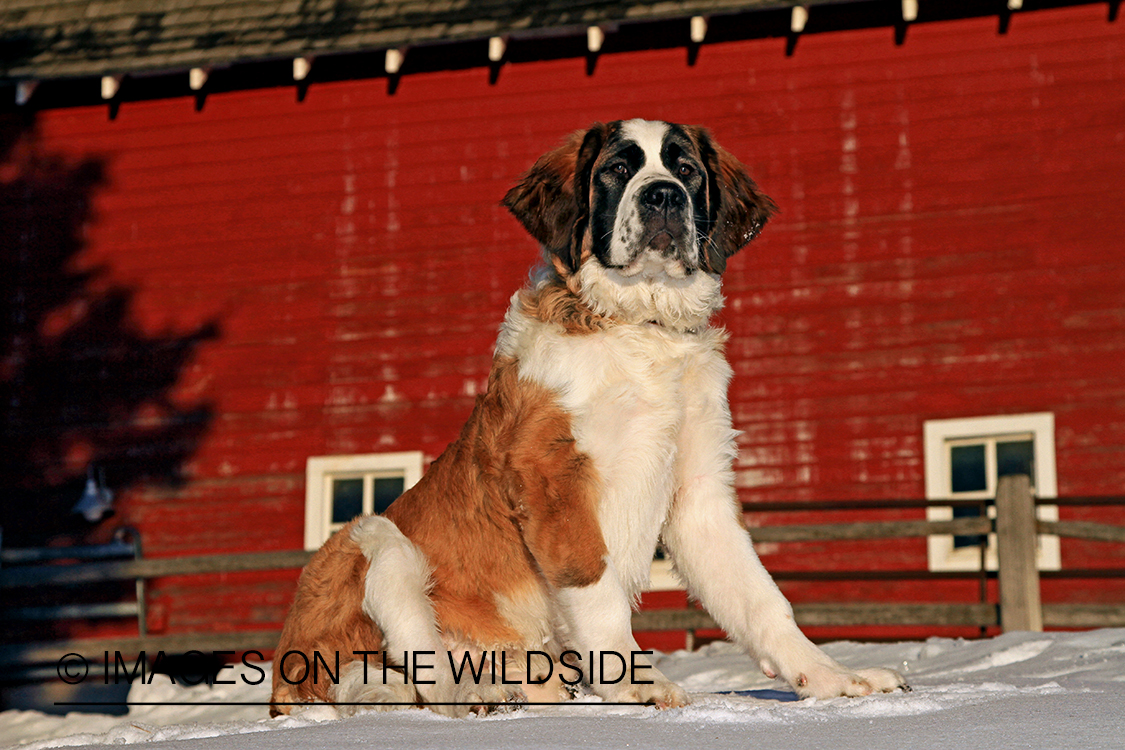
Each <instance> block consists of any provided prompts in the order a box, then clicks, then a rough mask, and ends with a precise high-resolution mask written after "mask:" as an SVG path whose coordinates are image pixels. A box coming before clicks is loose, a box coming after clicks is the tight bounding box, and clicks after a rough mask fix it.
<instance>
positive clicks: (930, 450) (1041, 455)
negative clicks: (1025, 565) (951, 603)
mask: <svg viewBox="0 0 1125 750" xmlns="http://www.w3.org/2000/svg"><path fill="white" fill-rule="evenodd" d="M922 432H923V446H924V451H925V462H926V463H925V467H926V499H927V500H950V499H952V498H953V492H952V488H951V486H950V465H949V454H950V451H949V448H950V446H952V445H957V444H961V445H964V444H971V443H974V442H980V441H986V443H985V445H986V448H985V450H986V452H987V453H986V455H987V456H988V464H987V465H988V466H989V470H988V475H987V476H988V488H987V489H986V490H985V491H984V492H979V493H958V494H957V497H958V498H966V499H970V498H975V497H978V496H979V497H981V498H993V497H995V496H996V476H995V475H996V472H995V465H996V461H995V445H996V442H997V441H1000V442H1003V441H1004V440H1005V439H1019V438H1031V439H1032V440H1033V441H1034V451H1035V453H1034V456H1035V476H1034V477H1031V483H1032V486H1033V487H1034V488H1035V495H1036V497H1039V498H1052V497H1058V477H1057V474H1056V470H1055V415H1054V414H1052V413H1050V412H1036V413H1031V414H1007V415H1002V416H990V417H969V418H964V419H931V420H927V421H926V422H925V423H924V424H923V427H922ZM990 511H991V512H995V508H991V509H990ZM1036 512H1037V515H1038V518H1039V519H1040V520H1042V521H1057V520H1058V518H1059V508H1058V506H1057V505H1039V506H1037V507H1036ZM926 518H927V519H928V520H930V521H950V520H952V519H953V509H952V508H949V507H942V506H935V507H932V508H927V509H926ZM927 557H928V561H929V569H930V570H933V571H954V570H980V549H979V548H978V547H963V548H960V549H955V548H954V546H953V535H952V534H933V535H931V536H930V537H929V538H928V540H927ZM1037 562H1038V565H1039V569H1040V570H1059V569H1060V568H1061V567H1062V564H1061V556H1060V548H1059V538H1058V537H1057V536H1055V535H1053V534H1040V535H1039V544H1038V549H1037ZM985 566H986V569H988V570H996V567H997V558H996V535H995V534H989V535H988V547H987V549H986V550H985Z"/></svg>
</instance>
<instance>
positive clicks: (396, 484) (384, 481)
mask: <svg viewBox="0 0 1125 750" xmlns="http://www.w3.org/2000/svg"><path fill="white" fill-rule="evenodd" d="M405 482H406V480H405V479H404V478H403V477H375V481H374V485H375V486H374V492H373V496H374V504H373V505H374V507H373V508H372V509H371V512H372V513H382V512H383V511H385V510H386V509H387V506H389V505H390V504H391V503H393V502H394V501H395V500H397V499H398V496H399V495H401V494H402V492H403V484H404V483H405Z"/></svg>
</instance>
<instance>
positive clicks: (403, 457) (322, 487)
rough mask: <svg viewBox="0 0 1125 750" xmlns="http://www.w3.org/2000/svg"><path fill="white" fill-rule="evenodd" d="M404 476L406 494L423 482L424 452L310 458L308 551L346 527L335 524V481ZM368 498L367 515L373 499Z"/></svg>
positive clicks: (306, 508)
mask: <svg viewBox="0 0 1125 750" xmlns="http://www.w3.org/2000/svg"><path fill="white" fill-rule="evenodd" d="M380 474H382V475H384V476H401V477H402V478H403V482H402V486H403V490H404V491H405V490H408V489H410V488H411V487H413V486H414V485H415V484H417V482H418V480H419V479H421V478H422V452H421V451H403V452H400V453H363V454H355V455H345V456H310V457H309V460H308V463H306V465H305V549H307V550H316V549H320V545H322V544H324V543H325V542H326V541H328V537H330V536H331V535H332V533H333V532H334V531H335V530H336V529H338V528H339V527H341V526H343V524H333V523H332V506H331V503H330V502H329V499H330V498H331V497H332V480H333V479H335V478H337V477H341V476H356V475H376V476H377V475H380ZM364 494H365V498H364V512H365V513H368V512H370V510H371V509H370V508H369V507H368V506H369V504H370V499H369V498H367V497H366V494H367V493H366V492H365V493H364Z"/></svg>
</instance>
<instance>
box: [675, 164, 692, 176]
mask: <svg viewBox="0 0 1125 750" xmlns="http://www.w3.org/2000/svg"><path fill="white" fill-rule="evenodd" d="M676 171H677V172H678V173H679V175H680V177H691V175H692V174H693V173H694V172H695V167H693V166H692V165H690V164H681V165H680V168H679V169H677V170H676Z"/></svg>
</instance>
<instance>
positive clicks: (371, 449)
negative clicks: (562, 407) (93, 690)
mask: <svg viewBox="0 0 1125 750" xmlns="http://www.w3.org/2000/svg"><path fill="white" fill-rule="evenodd" d="M150 5H151V6H152V8H153V10H152V11H151V12H146V13H135V12H125V11H124V10H122V8H123V7H124V6H122V5H121V4H114V3H99V2H93V1H92V2H89V3H65V2H46V3H38V4H35V5H30V4H29V5H27V6H26V8H24V9H20V8H19V7H18V4H17V5H9V6H8V8H7V9H5V10H0V19H2V20H3V25H2V30H0V41H2V42H3V45H4V47H5V52H4V53H3V54H2V55H0V75H2V76H3V81H2V86H0V98H2V99H3V103H2V105H0V106H2V108H3V111H2V114H0V217H2V218H0V224H2V225H3V232H2V235H3V239H2V240H0V246H2V252H3V256H2V259H0V262H2V263H3V269H4V271H3V274H2V279H0V284H2V285H3V287H4V294H3V303H2V304H3V305H4V334H3V341H2V342H0V344H2V350H0V357H2V359H0V389H2V393H3V397H4V398H3V399H2V403H0V409H2V410H3V411H4V420H3V423H4V427H3V433H2V434H3V458H2V459H0V472H2V477H3V484H4V492H5V495H6V496H7V497H6V499H5V503H4V507H3V510H2V514H3V515H2V519H0V524H2V526H3V533H4V537H3V541H4V544H5V545H6V546H17V547H18V546H36V545H45V544H74V543H79V542H91V541H94V542H96V541H104V540H105V539H107V538H108V537H109V535H110V534H111V533H112V531H113V529H115V528H117V527H118V526H121V525H129V526H132V527H135V528H136V529H138V530H139V531H140V533H141V536H142V537H143V541H144V548H145V554H146V556H148V557H154V558H165V557H178V556H184V555H195V554H204V553H236V552H250V551H265V550H292V549H299V548H301V547H302V546H308V547H315V546H316V545H318V544H319V542H320V541H321V540H323V539H324V538H325V536H326V535H327V533H328V532H329V530H330V529H331V526H332V524H333V523H334V522H339V521H341V520H344V519H347V518H348V517H350V516H351V515H352V514H354V513H355V512H358V511H360V510H372V509H376V510H377V509H378V508H379V507H380V503H382V502H385V501H386V500H387V499H389V498H393V497H394V496H395V495H396V494H397V493H398V492H399V491H401V488H402V487H403V486H404V484H409V483H410V482H412V481H413V480H414V479H415V478H416V477H417V476H418V475H419V474H420V472H422V471H423V470H424V468H425V466H426V465H427V463H428V462H429V461H431V460H432V459H433V458H435V457H436V456H437V455H438V454H439V453H440V452H441V451H442V449H443V448H444V447H445V445H446V444H447V443H448V442H449V441H450V440H451V439H452V438H453V437H454V436H455V435H456V434H457V432H458V430H459V428H460V426H461V424H462V422H463V420H464V419H465V417H466V416H467V415H468V413H469V410H470V408H471V405H472V403H473V398H474V396H475V395H476V394H477V393H479V392H480V391H481V389H482V388H483V387H484V384H485V377H486V374H487V371H488V367H489V361H490V358H491V349H492V344H493V341H494V338H495V334H496V331H497V327H498V325H499V322H500V320H501V318H502V316H503V313H504V310H505V307H506V306H507V304H508V300H509V297H510V295H511V294H512V293H513V292H514V291H515V290H516V289H517V288H519V287H520V286H521V285H522V284H523V283H524V281H525V279H526V274H527V272H528V269H529V268H530V266H531V265H532V264H533V263H534V262H535V261H536V258H537V248H536V247H535V246H534V243H533V241H532V240H531V239H530V238H529V237H528V236H527V235H526V234H525V233H524V232H523V231H522V229H521V228H520V227H519V225H518V224H517V222H516V221H515V220H514V219H512V218H511V217H510V216H508V215H507V214H506V213H505V211H504V210H503V209H502V208H501V207H500V206H499V200H500V198H501V197H502V196H503V194H504V193H505V191H506V190H507V188H508V187H509V186H510V185H511V184H512V183H513V181H514V180H515V179H516V178H517V176H518V175H519V174H520V173H521V172H522V171H523V170H524V169H526V168H527V167H528V166H529V165H530V164H531V163H532V162H533V161H534V159H535V158H536V157H537V156H538V155H539V154H541V153H542V152H544V151H546V150H547V149H549V148H550V147H552V146H553V145H554V144H556V143H557V142H558V141H559V140H560V138H561V137H562V136H563V135H564V134H566V133H568V132H570V131H571V130H574V129H576V128H581V127H585V126H587V125H589V124H590V123H591V122H592V121H595V120H610V119H619V118H627V117H647V118H660V119H668V120H673V121H680V122H690V123H700V124H704V125H706V126H708V127H709V128H711V130H712V131H713V133H714V134H715V136H716V138H717V139H718V140H719V141H720V142H721V143H722V144H723V145H724V146H725V147H726V148H727V149H729V150H730V151H732V152H733V153H734V154H736V155H737V156H738V157H739V158H740V159H741V160H743V161H744V162H745V163H746V164H747V165H748V166H749V167H750V169H751V171H752V173H753V174H754V175H755V177H756V179H757V181H758V182H759V184H760V185H761V186H762V187H763V188H764V189H765V191H766V192H767V193H769V194H770V195H771V196H772V197H773V198H774V199H775V200H776V202H777V203H778V204H779V205H780V207H781V213H780V215H779V216H778V217H777V218H776V219H775V220H774V221H773V222H772V223H771V224H770V226H769V227H768V228H767V230H766V232H765V234H764V235H763V237H762V238H761V239H760V240H759V241H757V242H756V243H754V244H753V245H751V246H750V247H749V248H748V249H747V250H746V251H744V252H743V253H742V254H741V255H740V256H738V257H737V258H736V259H734V261H733V262H732V264H731V267H730V270H729V272H728V275H727V276H726V282H725V291H726V297H727V305H726V309H725V310H724V312H723V314H722V321H721V322H722V324H723V325H725V326H726V327H727V328H728V329H729V330H730V332H731V340H730V344H729V355H730V358H731V360H732V363H733V366H734V369H735V373H736V374H735V380H734V383H733V385H732V389H731V394H730V395H731V403H732V410H733V413H734V419H735V426H736V428H737V429H739V430H741V431H742V435H741V437H740V438H739V445H740V448H741V451H740V455H739V458H738V463H737V466H736V470H737V477H738V488H739V493H740V497H741V499H742V500H743V501H744V502H747V503H754V502H766V501H779V500H796V501H809V502H813V501H820V500H829V499H880V498H923V497H930V498H948V497H950V496H960V497H981V496H991V495H989V493H991V492H994V491H995V485H996V480H997V477H998V476H1000V475H1003V474H1005V473H1017V472H1026V473H1030V474H1031V475H1032V480H1033V483H1034V484H1035V485H1036V490H1037V492H1038V493H1039V494H1040V495H1041V496H1044V497H1052V496H1056V494H1057V496H1059V497H1064V496H1075V495H1077V496H1093V495H1120V494H1122V487H1123V486H1125V366H1123V364H1122V362H1123V361H1125V260H1123V257H1125V256H1123V248H1122V238H1123V237H1125V212H1123V211H1122V210H1121V206H1122V205H1123V204H1125V177H1123V176H1125V117H1123V115H1125V34H1123V33H1122V26H1121V21H1120V20H1119V19H1118V17H1117V15H1118V4H1117V3H1115V2H1113V3H1108V4H1107V3H1105V2H1098V3H1092V2H1032V0H1027V2H1024V3H1022V8H1021V9H1017V10H1012V9H1011V8H1012V7H1019V6H1021V3H1013V2H1009V3H1008V4H1007V7H1005V5H1004V4H1003V3H957V2H952V3H921V4H920V7H917V8H916V12H917V16H914V15H913V14H914V12H915V6H918V4H916V3H910V2H899V1H898V0H894V1H893V2H892V1H890V0H887V1H883V0H875V1H869V2H842V3H832V4H825V5H819V4H812V5H811V7H808V8H802V6H798V5H796V4H794V3H792V2H760V1H755V0H746V1H744V2H733V1H732V2H719V1H717V0H713V1H711V2H704V1H702V0H701V1H700V2H687V1H685V2H641V1H638V2H630V3H620V2H604V3H586V4H581V5H578V4H568V3H546V4H544V7H543V8H542V9H540V10H535V11H532V10H528V9H527V8H525V7H524V6H525V4H522V3H494V4H491V5H490V6H489V9H488V10H478V11H474V10H472V9H469V10H461V11H446V12H444V14H440V13H436V12H432V11H429V10H427V9H426V8H427V7H428V6H430V5H431V4H429V3H420V2H410V1H409V0H403V2H398V3H382V2H367V1H365V0H354V1H352V2H338V3H335V4H316V3H304V2H302V3H298V4H285V3H280V2H272V1H267V0H239V1H237V2H234V1H232V2H226V3H221V4H211V3H207V2H204V1H203V0H199V1H198V2H188V3H171V2H153V3H151V4H150ZM288 5H295V6H299V8H297V9H295V10H294V9H290V8H288V7H287V6H288ZM322 5H323V6H324V7H323V8H322V7H321V6H322ZM568 5H572V6H573V7H567V6H568ZM283 6H285V7H283ZM415 6H417V7H415ZM492 6H496V7H495V8H492ZM986 6H987V7H986ZM993 6H995V7H993ZM493 11H494V13H493V15H491V16H490V15H487V14H488V13H489V12H493ZM904 12H905V14H906V15H905V17H904V15H903V14H904ZM88 480H91V481H92V482H93V485H94V486H95V487H97V488H100V487H105V488H108V489H109V490H111V491H112V492H113V493H115V498H114V501H113V504H114V509H115V514H114V515H113V516H112V517H109V518H108V519H105V520H102V521H100V522H97V523H94V524H89V523H87V522H86V521H83V520H82V519H81V518H80V517H77V516H75V515H74V514H73V513H72V512H71V509H72V507H73V505H74V504H75V502H76V501H77V500H78V498H79V497H80V496H81V495H82V492H83V488H84V487H85V485H86V483H87V481H88ZM1046 512H1048V513H1049V512H1050V509H1047V511H1046ZM1056 512H1061V513H1063V515H1064V516H1065V515H1066V514H1068V513H1069V514H1070V515H1071V517H1077V516H1076V515H1075V514H1077V513H1079V511H1075V510H1071V509H1068V508H1066V507H1064V508H1062V509H1061V511H1056ZM1112 513H1113V511H1110V510H1103V511H1101V512H1100V514H1099V512H1097V511H1096V510H1095V511H1089V512H1086V515H1084V516H1082V517H1084V518H1093V519H1097V518H1101V519H1105V518H1108V517H1110V516H1111V514H1112ZM900 515H901V517H916V518H921V517H923V515H924V511H923V510H921V509H919V510H915V511H912V512H909V513H907V512H905V511H904V512H903V513H902V514H900ZM849 517H850V516H849ZM824 518H831V516H824ZM762 520H764V516H759V514H751V515H750V522H751V523H752V524H756V523H759V522H761V521H762ZM783 520H784V519H783ZM759 551H760V553H761V554H762V557H763V558H764V560H765V562H766V564H767V566H768V567H773V568H782V569H787V570H802V569H810V570H815V569H834V568H844V569H854V568H863V567H884V568H886V567H891V568H901V569H904V570H926V569H927V568H929V569H933V570H942V569H956V568H972V567H974V566H976V565H979V559H978V558H977V557H973V555H974V554H976V550H975V548H974V549H962V548H961V546H960V544H959V542H957V541H956V540H953V539H951V538H950V537H944V538H937V537H935V538H933V539H932V540H930V542H929V544H927V542H926V540H923V539H917V540H907V541H899V542H895V543H878V544H867V545H859V544H850V545H849V544H837V545H835V546H825V547H823V548H821V547H820V546H819V545H808V547H807V548H806V549H805V552H806V553H805V554H801V555H799V556H794V555H790V554H785V553H784V551H783V550H782V549H781V547H779V546H778V545H775V544H762V545H759ZM1122 563H1123V559H1122V552H1121V551H1120V548H1119V547H1107V546H1105V545H1103V544H1101V543H1097V542H1081V541H1074V540H1062V542H1061V543H1060V542H1059V541H1058V540H1053V541H1052V540H1046V541H1045V542H1044V544H1042V545H1041V559H1040V565H1041V566H1042V567H1044V568H1045V569H1051V568H1059V567H1060V566H1061V567H1062V568H1063V569H1064V570H1065V569H1068V568H1094V567H1102V568H1118V569H1119V568H1121V567H1123V565H1122ZM295 575H296V573H295V571H292V570H286V571H275V572H254V573H231V574H224V575H222V576H219V577H215V576H194V577H191V576H188V577H184V576H181V577H167V578H158V579H156V580H154V581H153V582H152V584H151V586H150V590H149V592H148V600H149V601H148V604H149V627H150V630H152V631H153V632H160V633H167V634H176V633H189V632H207V631H212V632H229V631H234V630H246V629H262V628H270V627H278V626H279V625H280V623H281V621H282V619H283V617H284V614H285V611H286V608H287V606H288V602H289V600H290V597H291V595H292V589H293V582H294V579H295ZM974 585H975V584H974V583H973V582H971V581H970V582H964V581H962V582H954V583H950V584H948V585H947V586H945V587H943V588H938V589H933V588H932V587H930V586H929V585H928V584H919V583H909V582H902V583H886V584H880V585H879V586H877V587H875V589H872V588H871V586H870V585H868V586H867V588H866V589H863V588H861V584H849V585H848V586H847V587H844V588H836V589H835V590H834V591H833V592H832V593H833V595H834V596H836V597H840V596H855V597H858V598H867V599H885V600H892V599H898V600H901V599H905V600H910V599H915V600H925V599H934V598H935V597H937V598H941V597H949V598H954V597H957V596H960V595H961V594H960V592H961V591H962V590H963V589H964V588H965V587H966V586H969V587H971V586H974ZM787 590H788V591H789V593H790V595H791V596H792V597H793V598H794V599H795V600H803V599H808V598H810V597H815V596H818V591H819V592H821V593H823V588H820V589H817V588H816V587H815V586H813V585H811V584H801V583H792V584H787ZM1044 597H1045V599H1048V600H1052V601H1071V602H1094V603H1097V602H1121V601H1122V600H1123V599H1125V586H1123V585H1122V584H1121V580H1120V579H1118V580H1117V581H1116V582H1114V581H1112V580H1093V581H1078V582H1074V581H1068V582H1055V583H1053V584H1052V583H1050V582H1048V583H1045V588H1044ZM103 626H104V623H103V624H102V625H98V626H97V627H99V628H100V627H103ZM60 627H61V626H60ZM70 628H71V629H70V631H69V632H70V634H72V635H73V634H83V633H90V632H105V631H104V630H96V629H95V625H94V624H89V625H87V626H85V628H83V627H82V626H81V624H77V625H76V624H73V623H72V624H71V625H70ZM57 634H58V633H57ZM38 635H41V633H40V634H38Z"/></svg>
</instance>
